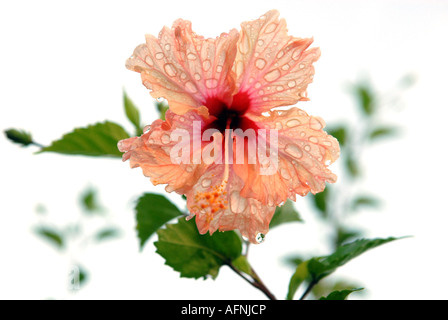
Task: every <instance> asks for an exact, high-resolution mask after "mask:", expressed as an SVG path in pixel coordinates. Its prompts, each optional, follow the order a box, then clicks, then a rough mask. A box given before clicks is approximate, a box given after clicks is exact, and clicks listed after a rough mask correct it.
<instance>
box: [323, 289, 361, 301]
mask: <svg viewBox="0 0 448 320" xmlns="http://www.w3.org/2000/svg"><path fill="white" fill-rule="evenodd" d="M363 289H364V288H357V289H346V290H341V291H333V292H332V293H330V294H329V295H328V296H326V297H322V298H320V299H319V300H347V297H348V296H349V294H351V293H353V292H356V291H361V290H363Z"/></svg>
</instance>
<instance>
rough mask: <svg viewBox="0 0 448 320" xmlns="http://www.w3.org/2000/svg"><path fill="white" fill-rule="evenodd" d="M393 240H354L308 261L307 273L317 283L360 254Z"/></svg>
mask: <svg viewBox="0 0 448 320" xmlns="http://www.w3.org/2000/svg"><path fill="white" fill-rule="evenodd" d="M394 240H397V238H392V237H391V238H387V239H360V240H356V241H354V242H351V243H349V244H346V245H343V246H341V247H339V248H338V249H336V251H335V252H334V253H333V254H331V255H328V256H325V257H320V258H312V259H310V260H309V263H308V271H309V273H310V275H311V278H312V280H313V281H315V282H317V281H319V280H321V279H323V278H324V277H326V276H328V275H329V274H331V273H333V272H334V271H335V270H336V269H337V268H339V267H341V266H343V265H344V264H346V263H347V262H349V261H350V260H352V259H354V258H356V257H358V256H359V255H361V254H362V253H364V252H366V251H368V250H370V249H373V248H375V247H378V246H380V245H382V244H385V243H388V242H391V241H394Z"/></svg>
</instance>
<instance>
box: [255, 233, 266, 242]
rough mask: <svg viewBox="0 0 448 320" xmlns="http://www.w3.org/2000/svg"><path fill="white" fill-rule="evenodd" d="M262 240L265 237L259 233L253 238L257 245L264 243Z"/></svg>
mask: <svg viewBox="0 0 448 320" xmlns="http://www.w3.org/2000/svg"><path fill="white" fill-rule="evenodd" d="M264 239H265V235H264V234H263V233H260V232H259V233H257V236H256V237H255V240H256V241H257V242H258V243H262V242H263V241H264Z"/></svg>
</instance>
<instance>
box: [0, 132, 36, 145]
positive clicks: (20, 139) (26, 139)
mask: <svg viewBox="0 0 448 320" xmlns="http://www.w3.org/2000/svg"><path fill="white" fill-rule="evenodd" d="M5 135H6V137H7V138H8V139H9V140H11V141H12V142H14V143H17V144H20V145H22V146H24V147H26V146H29V145H30V144H32V143H33V138H32V137H31V133H28V132H25V131H24V130H17V129H8V130H5Z"/></svg>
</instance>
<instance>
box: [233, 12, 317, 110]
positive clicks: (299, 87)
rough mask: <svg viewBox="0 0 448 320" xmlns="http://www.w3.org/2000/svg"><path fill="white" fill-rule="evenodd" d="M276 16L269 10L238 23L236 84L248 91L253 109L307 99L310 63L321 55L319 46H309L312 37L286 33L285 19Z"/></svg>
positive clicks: (312, 74)
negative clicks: (307, 37) (254, 17)
mask: <svg viewBox="0 0 448 320" xmlns="http://www.w3.org/2000/svg"><path fill="white" fill-rule="evenodd" d="M278 16H279V13H278V11H276V10H272V11H269V12H267V13H266V14H265V15H263V16H261V17H260V18H259V19H257V20H254V21H248V22H244V23H242V24H241V28H242V30H241V33H240V38H239V40H238V51H237V55H236V58H235V64H234V71H235V73H236V79H237V88H238V90H239V91H240V92H247V93H248V94H249V96H250V99H251V105H250V111H252V112H254V113H261V112H264V111H268V110H270V109H272V108H274V107H279V106H287V105H293V104H295V103H297V102H298V101H301V100H308V98H307V94H306V89H307V86H308V84H310V83H311V82H312V79H313V76H314V67H313V65H312V64H313V63H314V62H315V61H317V60H318V59H319V57H320V50H319V48H311V49H308V47H309V46H310V45H311V43H312V42H313V39H299V38H294V37H292V36H288V34H287V29H286V22H285V20H284V19H279V18H278ZM307 49H308V50H307Z"/></svg>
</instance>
